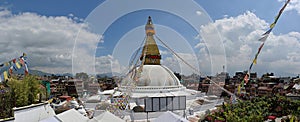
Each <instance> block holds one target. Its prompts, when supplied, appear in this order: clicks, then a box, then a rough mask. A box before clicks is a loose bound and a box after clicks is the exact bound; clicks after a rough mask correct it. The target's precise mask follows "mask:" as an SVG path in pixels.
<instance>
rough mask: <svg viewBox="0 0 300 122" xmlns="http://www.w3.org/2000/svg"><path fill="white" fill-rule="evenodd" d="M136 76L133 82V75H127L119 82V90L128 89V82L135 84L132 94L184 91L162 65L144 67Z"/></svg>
mask: <svg viewBox="0 0 300 122" xmlns="http://www.w3.org/2000/svg"><path fill="white" fill-rule="evenodd" d="M138 68H139V67H138ZM138 68H137V69H138ZM136 75H137V77H136V78H137V79H135V80H134V78H133V77H132V76H133V74H132V73H129V74H128V76H127V77H126V78H124V79H123V80H122V82H121V87H120V88H121V90H123V91H124V90H125V89H127V88H130V86H129V85H130V84H131V83H128V82H135V87H134V92H142V93H162V92H170V91H179V90H182V89H183V88H184V89H185V87H183V86H182V85H181V84H180V81H179V79H178V78H177V77H176V76H175V75H174V73H173V72H172V71H171V70H170V69H168V68H167V67H165V66H163V65H144V66H143V68H142V70H141V72H140V73H137V74H136Z"/></svg>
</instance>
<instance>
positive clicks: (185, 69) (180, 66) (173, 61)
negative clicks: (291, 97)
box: [161, 53, 199, 75]
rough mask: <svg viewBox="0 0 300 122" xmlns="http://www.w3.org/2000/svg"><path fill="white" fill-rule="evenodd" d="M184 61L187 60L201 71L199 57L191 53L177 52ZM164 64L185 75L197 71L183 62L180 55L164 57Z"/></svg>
mask: <svg viewBox="0 0 300 122" xmlns="http://www.w3.org/2000/svg"><path fill="white" fill-rule="evenodd" d="M177 54H178V55H179V56H180V57H181V58H182V59H184V61H186V62H187V63H188V64H189V65H191V66H192V67H193V68H195V69H196V70H198V71H199V64H198V61H197V57H196V56H195V55H193V54H190V53H177ZM161 64H162V65H165V66H167V67H168V68H170V69H171V70H172V71H174V72H179V73H181V74H184V75H190V74H192V73H197V71H195V70H193V69H192V68H191V67H189V66H188V65H187V64H185V63H184V62H182V60H180V59H179V58H178V57H176V56H175V55H172V56H171V57H165V58H163V59H162V63H161Z"/></svg>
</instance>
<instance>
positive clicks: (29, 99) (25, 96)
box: [8, 75, 42, 107]
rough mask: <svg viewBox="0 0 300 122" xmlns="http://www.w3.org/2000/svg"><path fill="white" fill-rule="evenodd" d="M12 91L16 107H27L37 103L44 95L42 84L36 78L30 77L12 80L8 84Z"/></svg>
mask: <svg viewBox="0 0 300 122" xmlns="http://www.w3.org/2000/svg"><path fill="white" fill-rule="evenodd" d="M8 85H9V87H10V88H11V90H12V94H13V98H14V100H15V102H16V104H15V106H16V107H21V106H26V105H30V104H33V103H36V102H37V101H38V100H39V99H38V98H39V95H40V94H41V93H42V91H41V89H40V83H39V81H38V80H37V78H36V77H35V76H31V75H28V76H26V77H24V79H22V80H18V79H16V78H11V79H10V81H9V82H8Z"/></svg>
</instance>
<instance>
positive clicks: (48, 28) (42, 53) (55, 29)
mask: <svg viewBox="0 0 300 122" xmlns="http://www.w3.org/2000/svg"><path fill="white" fill-rule="evenodd" d="M80 29H81V34H80V36H77V33H78V31H79V30H80ZM0 37H1V38H0V49H1V54H0V60H1V61H2V62H4V61H9V60H11V59H12V58H16V57H18V56H20V55H21V54H22V53H23V52H25V53H27V54H28V65H29V68H30V69H37V70H41V71H45V72H50V73H65V72H69V73H71V72H72V71H71V70H72V50H73V46H74V40H75V38H77V40H79V41H78V42H80V40H84V41H94V40H97V38H98V35H97V34H95V33H92V32H90V31H89V30H88V26H87V24H85V23H78V22H76V21H75V20H73V19H72V18H68V17H64V16H57V17H53V16H49V17H48V16H41V15H38V14H35V13H29V12H25V13H20V14H16V15H15V14H12V13H11V12H10V11H8V10H5V9H4V10H0ZM82 46H84V47H85V48H79V50H82V51H79V52H82V53H84V54H86V55H85V56H86V57H81V58H84V59H92V57H93V55H91V54H90V53H88V51H86V50H85V49H89V48H90V45H84V44H82ZM81 67H84V66H81Z"/></svg>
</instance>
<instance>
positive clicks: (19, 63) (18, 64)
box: [0, 53, 28, 81]
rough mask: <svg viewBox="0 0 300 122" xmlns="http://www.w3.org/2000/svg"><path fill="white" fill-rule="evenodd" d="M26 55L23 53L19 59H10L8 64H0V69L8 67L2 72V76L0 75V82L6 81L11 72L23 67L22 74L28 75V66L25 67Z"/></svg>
mask: <svg viewBox="0 0 300 122" xmlns="http://www.w3.org/2000/svg"><path fill="white" fill-rule="evenodd" d="M26 56H27V54H26V53H23V54H22V55H21V56H20V57H19V58H17V59H16V58H15V59H12V60H10V61H8V62H4V63H2V64H0V68H1V67H9V68H8V70H7V71H4V72H3V73H2V74H0V76H1V77H0V80H1V81H3V80H7V79H8V78H9V77H10V75H12V74H13V70H14V71H17V70H18V69H21V68H22V67H24V74H25V75H27V74H28V66H27V62H26V58H27V57H26Z"/></svg>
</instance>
